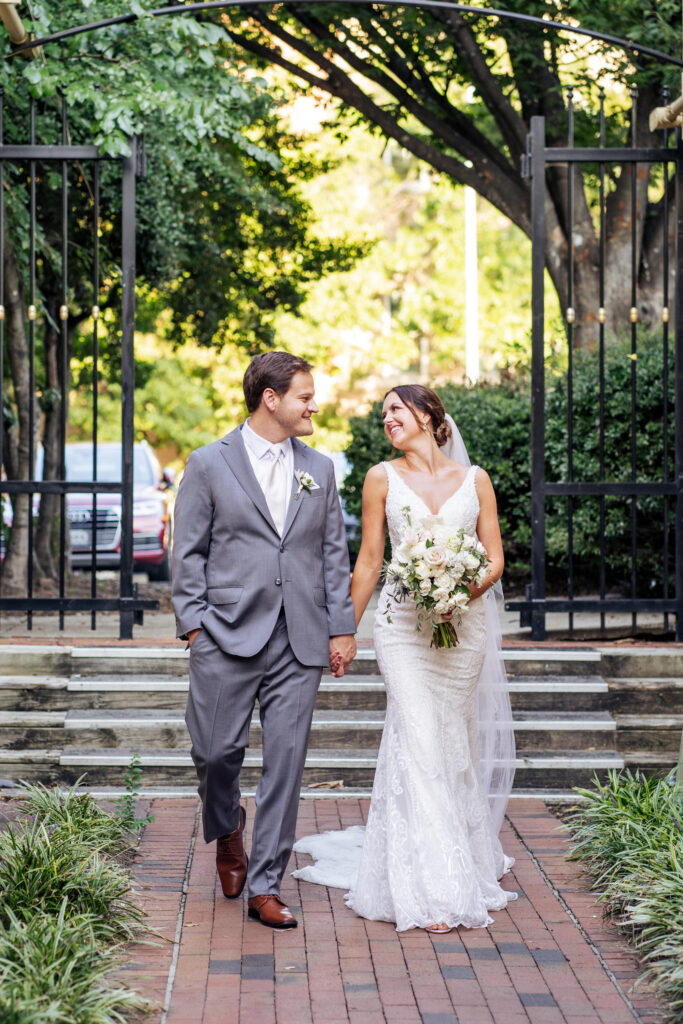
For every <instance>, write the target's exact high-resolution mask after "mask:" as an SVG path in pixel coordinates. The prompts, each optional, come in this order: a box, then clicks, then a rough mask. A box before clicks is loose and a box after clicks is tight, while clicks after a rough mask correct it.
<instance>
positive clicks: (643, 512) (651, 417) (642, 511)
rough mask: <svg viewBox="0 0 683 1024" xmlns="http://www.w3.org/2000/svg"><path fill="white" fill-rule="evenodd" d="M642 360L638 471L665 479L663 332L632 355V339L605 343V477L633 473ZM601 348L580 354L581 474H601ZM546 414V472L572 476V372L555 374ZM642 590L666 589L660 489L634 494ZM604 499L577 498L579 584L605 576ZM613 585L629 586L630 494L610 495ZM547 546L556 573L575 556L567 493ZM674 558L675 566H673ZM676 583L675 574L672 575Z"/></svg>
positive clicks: (607, 529)
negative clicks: (569, 407)
mask: <svg viewBox="0 0 683 1024" xmlns="http://www.w3.org/2000/svg"><path fill="white" fill-rule="evenodd" d="M672 348H673V346H671V345H670V351H669V410H668V437H669V450H668V459H667V463H668V464H667V477H668V479H669V480H673V479H674V443H673V441H674V411H673V410H674V383H675V378H674V356H673V351H672ZM634 365H635V367H636V381H637V384H636V396H637V403H636V449H637V458H636V479H637V480H639V481H644V482H645V481H655V480H661V479H662V471H663V466H664V442H663V419H664V408H663V401H662V376H663V352H662V339H661V338H660V337H657V336H648V337H646V338H644V339H642V338H641V339H639V346H638V358H637V360H636V361H635V363H634V362H633V361H632V360H631V358H630V340H628V339H613V340H612V341H611V342H610V343H609V344H607V345H606V348H605V427H604V431H605V441H604V452H605V477H604V478H605V479H606V480H612V481H624V480H628V479H630V478H631V370H632V367H633V366H634ZM598 370H599V368H598V356H597V353H596V352H577V353H576V355H575V372H574V389H573V390H574V393H573V410H574V414H573V426H574V445H573V470H574V479H575V480H599V479H600V465H599V429H598V423H599V372H598ZM546 408H547V417H546V474H547V477H548V479H549V480H557V481H563V480H567V473H568V465H567V380H566V376H558V377H556V378H555V380H554V382H553V383H552V386H551V387H550V388H549V391H548V398H547V404H546ZM674 504H675V503H674V502H673V501H671V500H670V501H669V513H668V530H669V550H670V551H673V549H674V539H673V528H674V512H675V508H674ZM635 505H636V510H637V519H636V546H637V594H638V596H640V597H647V596H653V597H654V596H660V595H661V582H662V580H663V577H664V573H663V564H664V563H663V558H662V551H663V546H664V544H663V539H664V503H663V500H662V498H661V497H657V496H654V497H653V496H647V495H646V496H640V497H638V499H637V501H636V502H635ZM601 532H602V531H601V524H600V500H599V498H596V497H589V498H580V499H576V498H575V499H574V544H573V546H574V551H575V554H576V559H575V571H576V573H577V583H578V585H579V586H583V587H584V588H585V587H590V586H591V585H592V586H593V588H595V587H596V586H597V582H598V567H597V560H598V557H599V551H600V536H601ZM604 538H605V556H606V567H607V586H608V589H610V588H612V589H614V588H622V589H623V588H626V587H630V578H631V500H630V499H627V498H623V497H620V496H615V497H609V498H607V499H606V501H605V526H604ZM546 552H547V558H548V564H549V567H550V569H551V571H553V572H554V573H555V574H556V575H559V574H560V572H561V571H564V570H566V567H567V563H568V533H567V501H566V499H562V500H560V499H552V500H551V501H549V502H548V507H547V529H546ZM671 568H672V566H670V571H671ZM669 582H670V584H671V586H672V587H673V576H670V581H669Z"/></svg>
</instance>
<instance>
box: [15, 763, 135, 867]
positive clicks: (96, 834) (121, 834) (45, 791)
mask: <svg viewBox="0 0 683 1024" xmlns="http://www.w3.org/2000/svg"><path fill="white" fill-rule="evenodd" d="M84 777H85V776H81V777H80V778H79V779H77V780H76V782H75V783H74V784H73V786H71V787H70V788H69V789H50V788H49V787H48V786H45V785H43V783H42V782H36V783H28V782H23V783H21V785H20V786H19V787H18V788H19V789H20V790H21V791H22V793H23V794H24V795H25V798H26V799H25V805H24V806H25V808H26V812H27V813H28V814H29V815H31V817H33V818H34V819H35V821H36V822H37V823H38V824H40V825H43V826H45V828H47V829H49V830H50V831H51V832H53V831H54V830H55V829H58V830H59V831H60V833H61V834H64V835H66V836H72V837H73V838H74V840H76V841H78V842H79V843H81V844H85V845H86V846H88V847H89V848H92V849H95V850H98V851H100V852H103V853H112V854H114V853H120V852H121V851H122V850H125V849H126V848H127V846H128V845H129V836H128V831H129V829H128V828H127V826H126V824H125V822H124V821H123V820H122V819H121V817H120V816H116V815H111V814H107V812H106V811H105V810H103V809H102V808H101V807H100V806H99V805H98V804H96V803H95V801H94V800H93V798H92V796H91V795H90V794H89V793H78V792H77V791H78V789H79V787H80V786H81V785H82V783H83V779H84Z"/></svg>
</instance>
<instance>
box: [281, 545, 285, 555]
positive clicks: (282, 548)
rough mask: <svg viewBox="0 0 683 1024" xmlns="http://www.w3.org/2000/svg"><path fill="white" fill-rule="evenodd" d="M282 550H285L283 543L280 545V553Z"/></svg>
mask: <svg viewBox="0 0 683 1024" xmlns="http://www.w3.org/2000/svg"><path fill="white" fill-rule="evenodd" d="M284 550H285V546H284V544H283V545H282V547H281V548H280V554H282V552H283V551H284Z"/></svg>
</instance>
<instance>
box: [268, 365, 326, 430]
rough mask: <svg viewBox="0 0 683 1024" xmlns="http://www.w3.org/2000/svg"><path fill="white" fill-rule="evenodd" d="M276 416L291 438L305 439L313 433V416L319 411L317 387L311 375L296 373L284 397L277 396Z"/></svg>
mask: <svg viewBox="0 0 683 1024" xmlns="http://www.w3.org/2000/svg"><path fill="white" fill-rule="evenodd" d="M276 398H277V402H276V404H275V409H274V416H275V419H276V420H277V422H278V424H279V426H280V427H281V428H282V429H283V430H284V431H286V432H287V435H288V436H289V437H305V436H306V435H307V434H312V433H313V421H312V419H311V416H312V415H313V413H316V412H317V411H318V406H317V405H316V404H315V387H314V385H313V377H312V376H311V374H310V373H303V372H302V371H299V372H298V373H295V374H294V376H293V377H292V380H291V382H290V385H289V390H288V391H286V392H285V394H284V395H277V396H276Z"/></svg>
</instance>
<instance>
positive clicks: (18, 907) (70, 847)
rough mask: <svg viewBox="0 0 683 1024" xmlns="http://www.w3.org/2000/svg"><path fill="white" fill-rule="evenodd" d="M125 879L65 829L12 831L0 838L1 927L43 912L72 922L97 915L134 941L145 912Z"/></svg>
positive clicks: (40, 826)
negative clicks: (64, 911)
mask: <svg viewBox="0 0 683 1024" xmlns="http://www.w3.org/2000/svg"><path fill="white" fill-rule="evenodd" d="M128 890H129V883H128V878H127V876H126V874H125V873H124V872H123V871H122V870H121V868H119V867H118V866H117V865H116V864H115V863H114V862H113V861H111V860H110V859H108V858H106V857H103V856H101V855H100V854H99V853H98V852H97V851H96V850H93V848H92V846H91V845H89V844H88V843H87V842H83V841H81V840H80V839H79V837H78V835H75V834H74V833H73V832H72V831H70V830H69V829H68V828H67V827H65V826H64V825H55V826H51V827H46V826H45V825H43V824H41V823H39V822H34V824H33V825H31V826H29V827H25V828H23V827H22V826H18V827H17V826H16V825H14V824H12V825H10V826H9V827H8V828H7V830H6V831H5V832H2V833H0V922H2V923H6V922H7V920H8V914H10V913H13V914H15V915H16V916H17V917H23V918H24V919H27V920H28V918H29V917H30V916H31V915H32V914H35V913H36V911H38V910H40V911H43V912H45V913H52V914H55V915H56V914H58V913H59V909H60V907H61V906H62V903H63V902H64V900H65V899H66V900H67V901H68V904H67V905H68V916H71V915H79V914H92V915H93V916H95V917H97V918H99V919H100V920H101V921H102V922H104V923H105V925H106V930H107V934H109V930H110V927H111V922H115V926H116V930H117V936H118V938H119V939H126V938H130V936H131V935H132V933H133V928H134V925H135V924H136V923H137V922H139V921H140V919H141V917H142V914H141V912H140V910H139V909H138V908H137V907H136V906H135V905H134V904H133V903H131V901H130V900H129V899H128V896H127V894H128Z"/></svg>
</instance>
